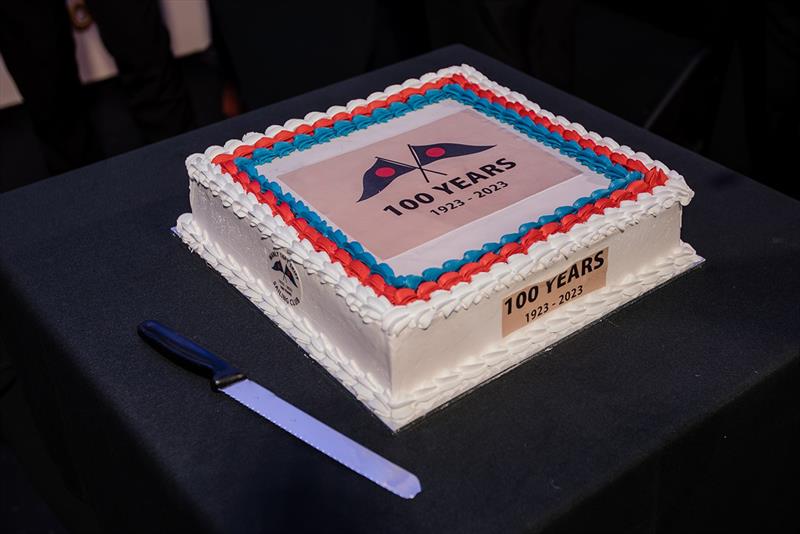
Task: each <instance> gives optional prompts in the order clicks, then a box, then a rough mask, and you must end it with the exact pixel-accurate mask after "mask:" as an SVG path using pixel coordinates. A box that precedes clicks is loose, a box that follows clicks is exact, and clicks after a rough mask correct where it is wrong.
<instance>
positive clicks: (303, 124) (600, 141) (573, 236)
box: [186, 65, 693, 335]
mask: <svg viewBox="0 0 800 534" xmlns="http://www.w3.org/2000/svg"><path fill="white" fill-rule="evenodd" d="M454 84H455V85H456V86H458V87H459V88H461V89H463V90H464V91H469V92H471V93H473V94H474V95H475V96H476V97H477V98H478V99H479V100H480V101H481V102H482V103H483V105H484V106H490V109H491V110H493V113H495V114H501V115H502V114H511V115H512V116H516V117H518V118H520V120H522V121H525V123H526V124H528V123H529V125H533V126H530V127H531V128H536V129H537V131H539V133H540V134H541V135H542V136H544V137H545V138H546V137H547V136H548V135H553V136H558V137H559V138H561V139H563V140H564V142H565V143H570V145H569V146H570V147H571V150H572V151H573V152H574V153H575V154H577V155H578V157H580V155H581V154H584V156H585V158H589V154H588V151H590V152H591V153H592V154H593V156H592V158H591V159H592V160H594V158H595V157H600V158H605V159H604V160H601V162H602V163H603V164H604V165H606V166H609V167H611V168H612V169H616V168H619V169H623V170H622V171H616V172H624V173H625V178H617V180H626V182H627V183H626V184H624V185H625V186H624V187H619V188H617V189H614V190H612V191H609V192H606V193H607V194H605V195H598V196H600V197H601V198H598V199H589V200H590V201H591V200H594V201H593V202H590V201H587V202H583V204H582V205H581V206H580V207H576V206H573V207H574V209H570V210H562V212H561V213H554V214H553V216H551V219H550V220H545V221H536V223H532V224H533V225H534V226H532V227H531V228H530V229H526V230H527V231H526V232H525V234H524V235H522V236H521V237H519V239H518V240H511V239H509V240H508V242H506V243H502V238H501V242H500V243H496V244H492V245H499V248H496V249H495V251H492V250H487V251H481V254H482V255H481V256H480V258H476V260H477V261H472V262H468V263H465V264H463V265H461V267H460V268H458V269H457V270H452V271H445V270H444V266H443V271H444V272H442V273H441V274H439V273H436V274H439V275H438V277H436V280H435V281H434V280H423V281H412V283H411V285H416V287H415V288H414V289H412V288H411V287H396V286H393V285H391V284H389V283H387V281H386V279H385V278H384V276H382V275H381V274H380V271H379V272H373V271H372V269H370V267H369V265H367V263H365V262H364V261H362V259H359V258H358V257H354V255H353V254H351V252H348V250H347V249H346V248H343V247H340V246H339V244H337V242H336V241H334V240H332V239H330V238H328V237H326V236H324V235H323V234H322V233H321V232H320V231H319V230H317V229H316V228H314V226H313V225H312V224H309V222H308V221H307V220H306V219H305V218H303V217H298V216H297V215H296V214H295V213H294V212H293V211H292V206H291V205H290V204H289V203H287V202H285V201H284V202H281V201H280V199H278V198H277V197H276V195H275V193H274V192H273V191H272V190H271V189H269V188H266V190H265V188H264V187H263V183H262V182H261V181H259V180H258V179H255V178H254V177H253V176H251V174H250V173H248V172H247V170H241V169H240V168H239V166H237V162H238V163H239V165H242V166H245V167H247V163H245V161H252V158H253V157H259V156H263V155H265V154H266V153H268V152H269V151H270V150H288V148H287V146H289V145H291V143H290V142H294V143H297V142H298V141H299V142H300V143H301V144H307V143H308V142H309V138H310V137H311V136H313V135H314V134H315V132H325V131H326V130H325V129H328V130H327V131H328V132H329V133H330V128H331V127H332V125H334V124H336V123H342V121H345V120H347V121H351V122H352V121H356V122H358V121H360V120H362V119H359V118H358V117H362V118H364V120H367V119H366V117H370V116H372V115H373V114H374V113H376V110H378V111H377V112H378V114H380V111H379V110H382V109H385V108H387V107H390V106H392V105H394V104H397V103H400V102H409V101H413V97H414V96H415V95H416V96H419V95H423V94H425V93H427V92H428V91H432V90H438V91H440V92H441V88H442V87H445V86H453V85H454ZM545 132H549V133H545ZM325 135H328V134H325V133H323V137H324V136H325ZM281 143H283V144H281ZM293 149H294V148H292V150H293ZM259 151H261V152H259ZM243 160H245V161H243ZM186 163H187V168H188V170H189V174H190V177H191V178H192V179H193V180H195V181H197V182H198V183H200V184H201V185H203V186H204V187H207V188H209V189H210V190H211V191H212V193H213V194H215V195H219V196H221V197H222V201H223V203H224V204H225V205H226V206H231V207H233V209H234V212H235V213H236V214H237V216H239V217H248V218H249V220H250V222H251V224H252V225H254V226H256V225H257V226H259V227H260V229H261V231H262V232H264V233H265V235H269V236H270V237H272V238H273V240H274V241H275V242H276V244H278V245H279V246H282V247H284V248H286V249H287V250H288V251H289V252H290V254H291V255H292V258H293V259H294V260H295V261H297V262H299V263H301V264H303V265H304V266H305V268H306V269H307V270H309V272H317V273H320V275H321V279H322V281H323V282H325V283H331V284H334V285H335V287H336V291H337V293H338V294H339V295H340V296H342V297H343V298H344V299H345V300H346V301H347V303H348V305H349V307H350V309H351V310H352V311H353V312H356V313H359V315H360V316H361V317H362V319H363V320H364V321H365V322H373V321H378V322H380V324H381V326H382V328H383V329H384V330H385V331H386V332H388V333H390V334H394V335H397V334H399V333H400V332H401V331H402V330H403V329H405V328H408V327H418V328H427V327H428V326H429V325H430V323H431V321H432V320H433V318H434V317H436V316H438V315H443V316H448V315H449V314H450V313H452V312H453V311H455V310H456V309H466V308H468V307H469V306H471V305H472V304H474V303H477V302H479V301H480V300H481V299H482V298H483V297H484V296H488V295H490V294H492V293H493V292H494V291H497V290H499V289H502V288H504V287H508V286H509V285H510V284H512V283H514V282H515V281H518V280H521V279H522V278H524V277H526V276H528V275H529V274H530V273H531V272H534V271H539V270H543V269H545V268H546V267H547V266H548V265H551V264H552V263H554V262H556V261H560V260H561V259H563V257H565V256H566V255H567V254H569V253H571V252H573V251H575V250H578V249H580V248H584V247H587V246H589V245H591V244H592V243H594V242H596V241H598V240H599V239H602V238H603V237H605V236H607V235H609V234H610V233H613V232H615V231H620V230H622V229H624V228H625V227H626V226H628V225H632V224H635V223H636V222H637V221H638V220H639V218H640V217H641V216H643V215H645V214H647V215H651V216H654V215H657V214H658V213H660V212H662V211H663V210H665V209H667V208H669V207H671V206H672V205H673V204H674V203H675V202H680V203H681V204H683V205H686V204H688V203H689V201H690V200H691V198H692V196H693V193H692V191H691V190H690V189H689V188H688V186H686V183H685V181H684V180H683V177H682V176H681V175H680V174H678V173H677V172H675V171H673V170H670V169H668V168H667V167H666V166H665V165H663V164H662V163H661V162H658V161H653V160H652V159H651V158H650V157H649V156H647V155H646V154H644V153H641V152H634V151H633V150H631V149H630V148H629V147H626V146H620V145H619V144H617V143H616V142H614V141H613V140H612V139H609V138H603V137H600V136H599V135H598V134H596V133H594V132H587V131H586V129H585V128H583V127H582V126H581V125H579V124H577V123H570V122H569V121H567V120H566V119H564V118H563V117H560V116H558V117H557V116H555V115H553V114H552V113H549V112H547V111H545V110H542V109H541V108H540V107H539V106H538V105H536V104H534V103H532V102H530V101H529V100H527V99H526V98H525V97H524V96H522V95H520V94H519V93H516V92H513V91H510V90H509V89H507V88H504V87H501V86H499V85H497V84H496V83H494V82H491V81H490V80H488V79H487V78H486V77H485V76H483V75H482V74H480V73H479V72H478V71H476V70H475V69H473V68H472V67H469V66H467V65H462V66H460V67H449V68H447V69H442V70H440V71H438V72H437V73H431V74H426V75H424V76H422V77H421V78H420V79H419V80H416V79H412V80H408V81H406V82H404V83H403V84H402V85H395V86H391V87H388V88H387V89H386V90H385V91H384V92H381V93H373V94H372V95H370V96H369V97H368V98H367V99H366V100H353V101H351V102H349V103H348V105H347V106H346V107H341V106H334V107H332V108H330V109H328V111H327V112H326V113H319V112H314V113H310V114H308V115H306V117H305V118H304V119H303V120H300V119H293V120H290V121H288V122H287V123H286V124H284V125H283V126H271V127H270V128H268V129H267V130H266V132H265V133H264V134H257V133H250V134H247V135H246V136H244V138H243V139H242V140H241V141H240V140H231V141H228V143H226V144H225V146H224V147H210V148H209V149H207V150H206V151H205V153H204V154H194V155H192V156H190V157H189V158H188V159H187V162H186ZM631 173H639V175H640V176H641V177H639V175H631ZM612 184H613V182H612ZM618 185H623V184H618ZM539 223H541V224H539ZM520 230H522V228H520ZM413 282H417V283H416V284H414V283H413Z"/></svg>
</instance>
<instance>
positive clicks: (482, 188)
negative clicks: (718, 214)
mask: <svg viewBox="0 0 800 534" xmlns="http://www.w3.org/2000/svg"><path fill="white" fill-rule="evenodd" d="M186 166H187V169H188V172H189V177H190V181H189V185H190V188H189V189H190V200H191V209H192V212H191V213H187V214H184V215H182V216H181V217H180V218H179V219H178V224H177V227H176V231H177V233H178V234H179V235H180V237H181V238H182V239H183V241H184V242H186V244H188V245H189V247H190V248H191V249H192V250H193V251H195V252H197V253H198V254H200V255H201V256H202V257H203V258H204V259H205V260H206V261H207V262H208V264H209V265H210V266H211V267H213V268H214V269H216V270H217V271H218V272H220V273H221V274H222V275H223V276H224V277H225V278H226V279H227V280H228V281H229V282H230V283H232V284H233V285H234V286H236V287H237V288H238V289H239V290H240V291H241V292H242V293H243V294H244V295H245V296H246V297H247V298H249V299H250V300H251V301H252V302H253V303H254V304H255V305H256V306H258V307H259V308H260V309H261V310H262V311H263V312H264V314H265V315H267V316H268V317H269V318H270V319H271V320H272V321H273V322H274V323H275V324H277V325H278V326H279V327H280V328H281V329H283V330H284V331H285V332H286V333H287V334H288V335H289V336H291V337H292V338H293V339H294V340H295V341H296V342H297V343H298V345H299V346H300V347H301V348H302V349H303V350H304V351H305V352H306V353H308V354H309V355H310V356H311V357H312V358H314V359H315V360H316V361H317V362H319V363H320V364H321V365H322V366H323V367H324V368H325V369H327V370H328V372H330V373H331V374H332V375H333V376H334V377H336V378H337V379H338V380H339V381H340V382H341V383H342V384H343V385H344V386H345V387H346V388H347V389H348V390H349V391H350V392H352V394H353V395H355V396H356V397H357V398H358V399H359V400H361V401H362V402H363V403H364V404H365V405H366V406H367V407H368V408H369V409H370V410H371V411H372V412H373V413H374V414H375V415H376V416H377V417H379V418H380V419H381V420H382V421H383V422H384V423H386V424H387V425H388V426H389V427H390V428H391V429H393V430H397V429H399V428H401V427H403V426H404V425H407V424H408V423H411V422H412V421H414V420H415V419H417V418H419V417H421V416H423V415H425V414H426V413H428V412H430V411H431V410H433V409H435V408H437V407H439V406H442V405H443V404H445V403H447V402H448V401H450V400H452V399H453V398H455V397H456V396H459V395H461V394H463V393H465V392H467V391H469V390H470V389H472V388H474V387H476V386H478V385H479V384H481V383H483V382H486V381H487V380H490V379H491V378H493V377H495V376H497V375H498V374H500V373H502V372H504V371H506V370H508V369H510V368H512V367H513V366H515V365H518V364H519V363H520V362H522V361H524V360H525V359H527V358H529V357H531V356H533V355H535V354H537V353H539V352H541V351H543V350H544V349H546V348H547V347H548V346H550V345H552V344H553V343H555V342H557V341H558V340H560V339H562V338H564V337H565V336H568V335H570V334H572V333H574V332H576V331H577V330H579V329H581V328H583V327H585V326H586V325H588V324H589V323H592V322H593V321H596V320H598V319H600V318H602V317H603V316H604V315H606V314H608V313H610V312H611V311H613V310H614V309H616V308H618V307H619V306H622V305H623V304H625V303H627V302H629V301H631V300H632V299H635V298H637V297H638V296H640V295H642V294H643V293H644V292H646V291H648V290H650V289H653V288H654V287H656V286H658V285H659V284H662V283H664V282H666V281H667V280H669V279H670V278H672V277H674V276H676V275H678V274H679V273H681V272H683V271H685V270H687V269H689V268H691V267H693V266H695V265H697V264H698V263H700V262H701V261H702V258H700V257H699V256H698V255H697V254H696V253H695V251H694V250H693V249H692V248H691V247H690V246H689V245H687V244H685V243H683V242H682V241H681V239H680V229H681V210H682V207H683V206H686V205H687V204H688V203H689V201H690V200H691V198H692V195H693V193H692V191H691V190H690V189H689V188H688V187H687V185H686V182H685V181H684V179H683V177H682V176H681V175H680V174H678V173H677V172H675V171H673V170H670V169H668V168H667V167H666V166H665V165H663V164H662V163H660V162H658V161H653V160H652V159H651V158H649V157H648V156H647V155H646V154H643V153H640V152H634V151H633V150H631V149H630V148H628V147H627V146H621V145H619V144H617V143H616V142H614V141H613V140H611V139H609V138H604V137H601V136H600V135H598V134H596V133H594V132H588V131H586V129H585V128H583V127H582V126H581V125H579V124H575V123H571V122H569V121H568V120H566V119H565V118H563V117H561V116H555V115H553V114H552V113H549V112H547V111H545V110H543V109H541V108H540V107H539V106H538V105H536V104H534V103H532V102H530V101H529V100H528V99H526V98H525V97H524V96H523V95H521V94H519V93H516V92H513V91H510V90H509V89H507V88H505V87H501V86H499V85H497V84H496V83H494V82H492V81H490V80H488V79H487V78H486V77H485V76H483V75H482V74H480V73H479V72H477V71H476V70H475V69H473V68H471V67H469V66H467V65H462V66H458V67H450V68H446V69H443V70H440V71H439V72H436V73H429V74H426V75H424V76H422V77H421V78H420V79H413V80H407V81H406V82H404V83H402V84H400V85H394V86H391V87H388V88H387V89H386V90H385V91H383V92H380V93H374V94H372V95H370V96H369V97H367V99H365V100H354V101H351V102H349V103H348V104H347V105H346V106H343V107H342V106H336V107H332V108H330V109H329V110H327V111H326V112H324V113H323V112H314V113H309V114H308V115H306V116H305V118H303V119H294V120H290V121H288V122H287V123H286V124H284V125H283V126H271V127H270V128H268V129H267V130H266V132H264V133H249V134H247V135H245V136H244V138H243V139H242V140H232V141H228V142H227V143H226V144H225V146H224V147H219V146H213V147H210V148H208V149H207V150H206V151H205V152H204V153H203V154H194V155H192V156H190V157H189V158H188V159H187V161H186Z"/></svg>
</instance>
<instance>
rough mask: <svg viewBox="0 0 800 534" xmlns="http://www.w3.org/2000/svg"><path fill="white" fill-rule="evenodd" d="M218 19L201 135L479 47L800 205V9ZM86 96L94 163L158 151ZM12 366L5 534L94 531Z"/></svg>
mask: <svg viewBox="0 0 800 534" xmlns="http://www.w3.org/2000/svg"><path fill="white" fill-rule="evenodd" d="M210 8H211V15H212V21H213V42H214V44H213V45H212V47H211V48H210V49H209V50H207V51H205V52H203V53H199V54H195V55H193V56H189V57H185V58H181V59H179V60H178V68H179V69H180V72H181V75H182V76H183V79H184V81H185V87H186V91H187V93H188V98H189V100H190V104H191V108H192V111H193V117H194V118H193V123H192V124H191V127H194V126H202V125H205V124H210V123H213V122H216V121H219V120H222V119H224V118H225V117H227V116H232V115H235V114H237V113H241V112H246V111H247V110H251V109H256V108H259V107H261V106H264V105H267V104H270V103H272V102H276V101H279V100H281V99H285V98H288V97H291V96H294V95H297V94H301V93H303V92H305V91H308V90H311V89H316V88H319V87H323V86H325V85H327V84H330V83H333V82H335V81H338V80H342V79H346V78H349V77H353V76H357V75H359V74H361V73H363V72H367V71H369V70H372V69H375V68H377V67H380V66H383V65H387V64H390V63H393V62H396V61H399V60H402V59H405V58H408V57H413V56H415V55H418V54H420V53H424V52H426V51H429V50H432V49H435V48H438V47H441V46H445V45H447V44H451V43H463V44H466V45H468V46H470V47H472V48H475V49H477V50H479V51H482V52H484V53H486V54H488V55H490V56H492V57H495V58H497V59H499V60H500V61H502V62H504V63H507V64H509V65H511V66H513V67H515V68H517V69H519V70H522V71H524V72H527V73H529V74H532V75H533V76H535V77H537V78H539V79H541V80H543V81H545V82H547V83H549V84H551V85H554V86H556V87H558V88H561V89H563V90H565V91H567V92H569V93H572V94H575V95H577V96H579V97H581V98H583V99H585V100H587V101H589V102H591V103H593V104H595V105H597V106H599V107H602V108H604V109H606V110H608V111H610V112H612V113H614V114H616V115H619V116H621V117H623V118H625V119H626V120H628V121H630V122H632V123H634V124H637V125H640V126H642V127H644V128H646V129H648V130H651V131H653V132H655V133H657V134H659V135H661V136H663V137H665V138H667V139H669V140H672V141H674V142H676V143H678V144H681V145H682V146H685V147H687V148H689V149H691V150H692V151H695V152H698V153H700V154H702V155H704V156H706V157H708V158H710V159H712V160H715V161H718V162H720V163H722V164H723V165H725V166H728V167H730V168H732V169H734V170H736V171H739V172H740V173H742V174H745V175H748V176H750V177H752V178H754V179H756V180H758V181H761V182H762V183H765V184H767V185H769V186H770V187H773V188H775V189H778V190H780V191H783V192H784V193H786V194H789V195H792V196H795V197H798V186H797V180H798V178H797V172H796V171H794V170H793V166H792V165H791V162H792V157H791V156H792V154H793V151H794V150H796V147H797V142H798V140H799V139H798V109H797V94H798V82H797V69H798V10H797V7H794V6H789V5H787V4H784V3H772V2H766V3H754V4H752V5H747V4H740V3H735V4H734V3H731V4H721V5H712V4H698V3H680V2H679V3H668V4H667V3H656V4H651V3H646V4H644V3H638V2H616V3H607V2H578V1H560V2H523V1H495V2H489V1H462V2H433V1H431V2H423V1H416V2H415V1H411V2H404V3H403V4H402V5H398V4H395V3H377V2H347V3H338V2H336V3H333V2H331V3H325V4H320V5H314V6H313V7H311V6H308V5H306V4H305V3H283V2H281V3H276V2H255V1H244V0H239V1H233V0H230V1H223V0H212V1H211V2H210ZM420 74H422V73H420ZM397 81H398V82H401V81H402V80H397ZM512 89H513V88H512ZM81 98H82V99H83V101H85V103H86V107H85V114H86V117H87V118H88V122H89V123H90V124H91V127H92V128H93V130H94V131H95V132H96V135H95V137H94V139H95V141H94V142H95V143H96V147H95V150H93V152H92V154H93V156H92V158H93V159H94V160H97V159H103V158H106V157H111V156H113V155H116V154H119V153H123V152H127V151H129V150H132V149H134V148H137V147H139V146H142V145H144V144H146V140H147V139H148V136H147V135H145V134H143V132H142V131H140V128H139V127H138V125H137V122H136V120H134V118H133V117H132V115H131V112H130V106H129V104H130V101H129V100H128V97H127V96H126V94H125V91H124V88H123V87H122V81H121V80H119V79H111V80H107V81H103V82H99V83H95V84H92V85H89V86H86V87H84V88H83V94H82V95H81ZM532 99H533V100H535V98H532ZM552 111H555V112H558V110H552ZM31 113H32V111H31V110H30V109H28V108H27V107H26V106H25V105H21V106H16V107H13V108H7V109H3V110H0V191H8V190H11V189H14V188H16V187H21V186H24V185H26V184H29V183H32V182H34V181H37V180H41V179H44V178H47V177H48V176H50V175H51V174H54V171H53V169H52V166H49V163H48V159H47V155H46V152H47V148H46V147H43V145H42V143H41V142H40V139H39V136H37V131H36V128H35V127H34V124H33V122H32V120H31ZM267 126H269V125H267V124H265V125H264V128H266V127H267ZM201 148H203V147H198V149H201ZM633 148H634V149H635V148H636V146H633ZM59 170H64V169H59ZM678 170H679V171H680V169H678ZM686 178H687V181H688V182H689V183H690V184H691V179H692V177H691V176H687V177H686ZM165 179H167V177H165ZM0 348H2V340H0ZM8 362H9V358H7V355H2V356H0V395H2V397H0V431H1V433H0V469H2V473H3V474H2V475H0V484H2V485H1V486H0V518H2V519H0V530H2V531H4V532H5V531H8V532H45V531H50V532H60V531H63V527H62V526H61V523H60V521H59V520H58V519H56V517H55V516H54V514H52V512H50V511H49V509H48V506H47V505H46V504H44V502H43V500H42V498H41V496H42V495H44V500H46V501H48V502H50V503H52V502H58V503H60V504H59V505H58V513H57V514H55V515H62V516H63V514H72V515H73V517H71V518H70V520H69V521H68V522H69V523H70V524H76V523H77V524H81V523H82V524H86V522H90V521H91V519H90V518H89V519H86V518H79V519H75V517H74V515H80V514H81V513H82V511H81V510H80V505H79V504H77V503H74V506H73V505H71V504H70V502H69V495H67V494H65V493H63V492H62V491H61V490H60V488H59V486H58V484H57V483H56V482H53V481H52V480H51V479H49V478H48V476H47V474H46V473H47V472H48V469H49V467H51V466H50V465H49V463H48V462H49V461H48V459H47V457H46V455H45V454H44V452H43V449H42V450H40V446H39V445H38V444H37V442H36V441H35V440H34V439H32V438H29V436H32V435H34V434H35V429H34V428H33V427H32V425H31V422H30V420H29V418H28V417H27V415H26V413H25V407H24V402H23V400H22V398H21V396H20V395H19V388H18V387H16V384H15V375H14V369H13V367H12V366H11V364H10V363H8ZM754 417H755V415H754ZM736 454H737V455H739V454H740V452H737V453H736ZM20 458H21V459H22V460H23V461H22V464H24V467H23V466H22V464H21V463H20V461H19V459H20ZM735 458H736V461H740V462H745V463H746V462H748V458H747V457H746V456H744V457H742V456H735ZM698 461H699V462H700V461H701V459H699V460H698ZM759 461H761V462H763V463H764V465H763V466H762V467H763V468H764V472H765V473H769V472H770V470H774V469H780V466H779V465H776V464H775V463H774V462H771V461H770V459H764V458H761V459H760V460H759ZM684 467H685V468H687V469H688V468H692V466H684ZM751 482H752V487H751V488H748V490H747V491H746V492H743V494H742V496H740V498H739V500H737V501H735V502H736V505H738V506H749V507H751V508H752V513H753V515H754V516H756V515H758V514H765V513H766V514H771V513H779V514H781V513H786V510H787V508H786V502H785V500H781V499H780V495H782V494H783V488H782V487H780V486H779V485H778V486H776V485H775V484H774V483H773V482H772V481H771V479H770V478H769V476H765V477H758V476H756V475H754V476H753V478H752V480H751ZM712 490H713V489H712V488H705V489H704V491H712ZM776 496H777V497H778V498H777V499H776V498H775V497H776ZM696 502H699V501H696ZM602 505H603V503H598V506H602ZM695 512H698V513H699V511H692V510H686V511H684V513H685V514H692V513H695ZM714 513H717V514H724V513H725V511H724V510H712V511H710V512H709V511H706V512H705V514H706V515H705V516H704V517H705V518H706V521H709V519H708V518H709V515H708V514H714ZM711 517H713V515H712V516H711ZM773 519H774V518H773ZM771 524H773V525H774V524H775V523H774V522H773V523H771ZM684 525H685V523H684ZM704 526H706V527H713V522H711V523H708V522H707V523H704ZM731 526H732V525H730V524H729V523H728V524H726V527H728V528H730V527H731ZM749 526H752V525H749ZM666 530H669V529H666Z"/></svg>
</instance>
